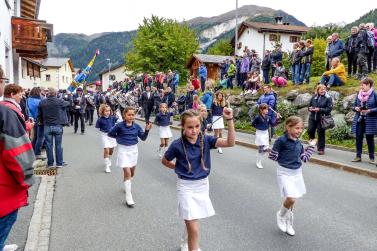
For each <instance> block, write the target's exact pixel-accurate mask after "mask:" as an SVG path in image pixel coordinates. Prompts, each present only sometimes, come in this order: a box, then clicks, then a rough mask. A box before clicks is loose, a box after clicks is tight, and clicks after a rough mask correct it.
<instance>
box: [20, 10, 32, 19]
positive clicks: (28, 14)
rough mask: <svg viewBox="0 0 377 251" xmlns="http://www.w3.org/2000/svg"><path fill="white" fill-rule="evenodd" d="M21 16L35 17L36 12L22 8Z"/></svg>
mask: <svg viewBox="0 0 377 251" xmlns="http://www.w3.org/2000/svg"><path fill="white" fill-rule="evenodd" d="M21 17H24V18H30V19H35V13H34V12H30V11H27V10H22V11H21Z"/></svg>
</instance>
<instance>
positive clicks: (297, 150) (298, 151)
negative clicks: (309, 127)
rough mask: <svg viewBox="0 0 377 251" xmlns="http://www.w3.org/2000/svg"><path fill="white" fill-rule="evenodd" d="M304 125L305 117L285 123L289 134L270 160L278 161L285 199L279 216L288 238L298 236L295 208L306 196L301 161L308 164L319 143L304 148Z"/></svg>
mask: <svg viewBox="0 0 377 251" xmlns="http://www.w3.org/2000/svg"><path fill="white" fill-rule="evenodd" d="M303 128H304V123H303V121H302V119H301V118H299V117H296V116H291V117H289V118H288V119H287V120H286V121H285V130H286V131H285V133H284V135H283V136H281V137H279V138H278V139H277V140H276V141H275V143H274V146H273V148H272V151H271V152H270V154H269V156H268V157H269V158H270V159H272V160H276V161H277V162H278V164H279V165H278V169H277V180H278V184H279V190H280V193H281V196H282V197H283V198H285V200H284V202H283V205H282V207H281V209H280V210H279V211H278V212H277V213H276V220H277V225H278V227H279V229H280V230H281V231H283V232H286V233H287V234H288V235H290V236H293V235H295V231H294V229H293V212H292V211H293V205H294V204H295V202H296V199H297V198H300V197H302V196H303V195H304V194H305V193H306V187H305V183H304V178H303V176H302V168H301V165H302V163H301V161H304V162H307V161H308V160H309V159H310V156H311V155H312V154H313V151H314V147H315V145H316V143H317V141H316V140H315V139H312V140H310V141H309V146H308V147H307V148H306V150H305V149H304V146H303V145H302V143H301V142H300V140H299V138H300V136H301V133H302V130H303Z"/></svg>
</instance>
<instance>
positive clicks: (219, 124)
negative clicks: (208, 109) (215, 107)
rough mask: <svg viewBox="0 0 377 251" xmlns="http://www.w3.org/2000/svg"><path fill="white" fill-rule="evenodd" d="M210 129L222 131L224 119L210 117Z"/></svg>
mask: <svg viewBox="0 0 377 251" xmlns="http://www.w3.org/2000/svg"><path fill="white" fill-rule="evenodd" d="M212 121H213V124H212V129H224V119H223V117H221V116H213V117H212Z"/></svg>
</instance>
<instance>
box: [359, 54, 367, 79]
mask: <svg viewBox="0 0 377 251" xmlns="http://www.w3.org/2000/svg"><path fill="white" fill-rule="evenodd" d="M367 57H368V56H367V54H366V53H359V54H357V67H358V68H359V74H358V75H359V76H358V77H359V78H361V77H366V76H367V75H368V63H367Z"/></svg>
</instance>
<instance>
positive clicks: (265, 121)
mask: <svg viewBox="0 0 377 251" xmlns="http://www.w3.org/2000/svg"><path fill="white" fill-rule="evenodd" d="M251 125H252V126H253V127H254V128H256V129H258V130H262V131H265V130H268V127H269V126H270V125H271V126H274V121H272V119H271V117H270V116H268V115H267V116H266V117H263V116H261V115H257V116H256V117H255V119H254V120H253V122H252V123H251Z"/></svg>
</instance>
